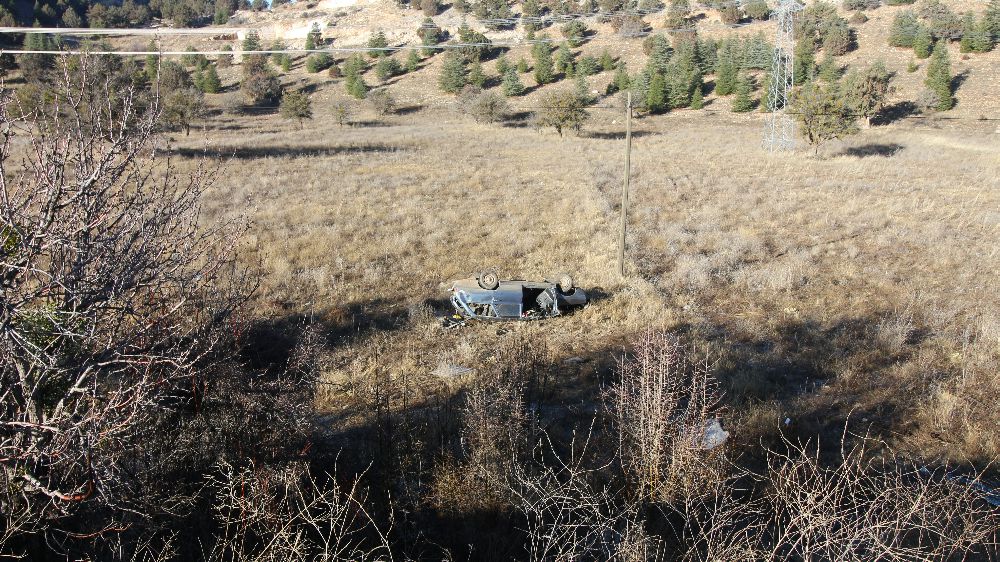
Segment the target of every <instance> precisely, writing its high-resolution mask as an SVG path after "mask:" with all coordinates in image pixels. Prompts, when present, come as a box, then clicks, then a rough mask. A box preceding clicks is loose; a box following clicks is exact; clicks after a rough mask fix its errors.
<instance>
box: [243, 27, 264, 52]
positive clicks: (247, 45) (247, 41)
mask: <svg viewBox="0 0 1000 562" xmlns="http://www.w3.org/2000/svg"><path fill="white" fill-rule="evenodd" d="M243 50H244V51H260V50H263V49H261V44H260V35H257V31H256V30H254V29H251V30H250V31H248V32H247V36H246V37H245V38H244V39H243Z"/></svg>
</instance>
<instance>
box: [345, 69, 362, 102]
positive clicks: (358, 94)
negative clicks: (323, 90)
mask: <svg viewBox="0 0 1000 562" xmlns="http://www.w3.org/2000/svg"><path fill="white" fill-rule="evenodd" d="M344 88H346V89H347V93H348V94H350V95H351V96H353V97H355V98H357V99H359V100H363V99H365V98H366V97H367V96H368V84H365V79H364V77H363V76H361V75H360V74H357V73H354V74H348V75H347V79H346V80H344Z"/></svg>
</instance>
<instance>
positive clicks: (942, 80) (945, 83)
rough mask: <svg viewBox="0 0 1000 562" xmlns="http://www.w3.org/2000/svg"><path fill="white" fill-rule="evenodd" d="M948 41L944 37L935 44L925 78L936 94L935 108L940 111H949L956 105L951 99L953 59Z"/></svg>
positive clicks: (930, 88) (926, 83) (928, 86)
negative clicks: (951, 58)
mask: <svg viewBox="0 0 1000 562" xmlns="http://www.w3.org/2000/svg"><path fill="white" fill-rule="evenodd" d="M946 43H947V42H946V40H944V39H942V40H940V41H938V42H937V44H936V45H934V51H933V54H932V55H931V60H930V62H929V63H928V64H927V79H926V80H924V84H925V85H926V86H927V88H928V89H929V90H930V91H932V92H934V95H935V96H936V100H937V105H935V107H934V108H935V109H937V110H938V111H947V110H949V109H951V108H952V106H953V105H954V101H953V100H952V99H951V81H952V76H951V61H950V59H949V58H948V46H947V44H946Z"/></svg>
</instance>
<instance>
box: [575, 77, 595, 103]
mask: <svg viewBox="0 0 1000 562" xmlns="http://www.w3.org/2000/svg"><path fill="white" fill-rule="evenodd" d="M574 88H575V91H576V97H578V98H580V101H582V102H583V105H590V104H592V103H594V100H593V98H592V97H591V94H590V85H589V84H587V77H586V76H585V75H583V74H578V75H577V76H576V83H575V85H574Z"/></svg>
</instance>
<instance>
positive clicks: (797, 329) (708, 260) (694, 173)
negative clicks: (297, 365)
mask: <svg viewBox="0 0 1000 562" xmlns="http://www.w3.org/2000/svg"><path fill="white" fill-rule="evenodd" d="M342 96H343V93H342V87H340V86H339V84H333V85H328V86H321V87H320V89H319V90H318V91H317V92H316V93H314V95H313V98H314V104H315V113H316V118H315V119H314V120H312V121H307V122H306V123H305V127H304V128H303V129H299V128H298V127H297V125H296V124H295V123H293V122H288V121H284V120H282V119H280V118H279V117H278V116H277V115H276V114H266V113H259V114H254V115H252V116H249V117H241V118H239V119H233V118H231V117H229V116H227V115H217V116H214V117H212V118H210V119H209V120H207V121H206V122H205V124H204V127H203V128H201V129H199V130H196V131H195V132H193V133H192V135H191V136H190V137H175V139H174V140H175V145H174V146H175V149H176V150H177V151H178V152H179V153H180V155H181V156H182V157H184V160H185V161H190V162H195V161H197V160H198V158H199V157H200V156H201V155H207V156H209V157H212V158H217V159H218V160H220V161H221V162H222V164H221V173H220V175H219V178H218V181H217V183H216V185H215V187H214V188H213V191H212V192H211V196H210V199H209V203H208V208H207V211H208V212H207V215H206V217H205V218H206V220H209V221H212V220H220V219H222V218H223V217H226V216H230V215H231V214H233V213H236V212H241V211H242V210H243V209H246V208H247V207H248V206H249V212H250V215H251V218H252V221H253V224H252V227H251V235H252V243H253V244H255V245H256V246H257V247H258V248H259V252H260V254H259V255H260V258H261V260H262V265H263V274H264V275H263V286H262V287H261V289H260V290H259V291H258V293H257V303H258V309H257V311H256V314H257V315H258V316H259V317H261V318H265V319H269V321H271V322H274V323H276V324H281V323H286V324H288V323H294V322H296V321H298V320H297V319H300V318H302V317H304V316H305V317H311V318H313V319H317V320H319V321H321V323H322V324H321V325H322V326H323V327H324V329H325V330H326V333H327V334H328V336H329V338H328V342H329V344H330V345H329V346H328V349H327V351H326V352H325V356H324V362H323V365H324V373H325V374H324V378H325V380H326V382H327V383H329V385H327V386H324V390H323V391H321V393H320V395H319V399H318V403H317V407H318V409H319V410H320V411H321V412H325V413H327V414H330V415H329V416H328V418H327V419H328V420H330V421H329V423H330V427H329V429H330V430H331V432H332V433H338V430H340V429H343V428H344V427H348V426H350V425H351V424H352V423H354V422H356V421H357V420H358V417H359V416H364V415H366V412H365V408H367V407H369V406H366V402H365V401H364V400H360V399H358V396H359V395H360V394H363V392H362V391H361V390H359V389H363V388H367V387H366V386H365V385H366V384H367V383H365V381H367V380H370V378H371V377H381V380H384V381H396V382H397V383H399V384H403V385H405V386H404V388H405V396H397V397H396V398H395V399H394V400H395V401H394V404H395V406H399V407H401V406H402V405H404V404H407V403H409V404H414V403H420V401H422V400H438V399H441V398H442V397H447V396H449V395H450V393H453V392H455V390H456V387H457V386H461V381H458V384H457V385H456V381H453V380H447V378H446V377H441V376H438V375H435V374H433V372H434V371H435V370H436V368H437V367H438V366H439V365H442V364H448V365H460V366H465V367H471V368H473V369H475V368H477V367H478V366H480V365H483V364H484V363H486V362H488V361H489V360H490V358H491V357H492V356H493V355H494V354H495V353H497V350H498V349H501V348H503V347H504V346H505V345H509V344H510V342H528V345H530V346H533V347H535V348H537V349H539V350H541V353H543V354H544V355H545V357H546V361H547V363H546V364H547V365H548V372H547V378H546V381H547V382H546V384H547V386H546V388H545V389H544V392H543V394H542V395H541V398H540V400H541V401H542V403H543V405H544V406H545V407H547V408H548V409H545V407H543V411H547V412H551V415H552V416H555V417H558V416H561V415H565V412H566V411H572V410H573V407H574V405H577V406H581V407H583V408H585V409H586V408H587V407H588V405H592V404H593V401H594V400H595V399H596V397H597V396H598V395H599V394H600V392H601V388H602V385H604V384H605V383H606V382H607V378H608V376H609V374H610V372H611V368H612V367H613V365H614V362H615V361H616V360H617V359H618V358H620V357H621V356H622V354H623V353H624V352H625V351H626V348H625V345H624V344H625V342H626V341H627V340H628V339H629V337H631V336H632V335H633V334H636V333H638V332H640V331H642V330H643V329H645V328H647V327H650V326H656V327H663V328H666V329H668V330H672V331H675V332H677V333H680V334H683V335H684V337H685V338H686V339H687V340H689V341H690V342H691V343H693V344H694V345H695V347H696V348H697V349H698V350H699V352H700V353H702V354H703V355H704V356H705V357H706V358H707V360H708V361H709V362H710V363H711V364H712V365H713V372H714V373H715V375H716V376H717V377H719V379H720V380H721V382H722V384H723V389H724V391H725V398H724V406H725V412H726V413H725V415H724V419H725V422H726V424H727V426H729V427H730V428H731V430H732V433H733V436H734V438H735V439H736V442H737V443H739V444H740V446H741V448H743V449H745V450H746V451H751V452H752V451H753V450H754V449H756V448H758V447H759V446H760V440H761V439H762V438H763V439H767V438H769V437H768V436H770V437H773V436H774V435H775V434H776V433H777V432H778V430H779V426H782V425H783V421H784V420H786V418H788V419H790V420H791V422H790V424H788V426H787V427H785V428H784V431H785V432H786V434H787V433H788V432H791V433H792V434H793V435H796V434H797V435H800V436H802V437H803V438H810V437H813V436H816V435H820V436H821V437H822V438H824V439H825V438H827V436H829V437H830V438H831V439H834V440H835V439H836V438H838V437H839V435H840V433H841V432H842V431H843V430H844V427H845V424H848V425H849V426H850V427H851V429H852V430H859V431H870V432H872V433H873V434H876V435H879V436H880V437H883V438H885V439H887V440H888V441H889V442H890V443H892V444H893V445H894V446H896V447H899V448H902V449H904V450H907V451H909V452H911V453H913V454H916V455H918V456H920V457H921V458H925V459H928V460H933V461H954V462H962V463H969V462H971V463H973V464H976V465H979V466H981V467H987V466H988V465H989V464H990V463H991V462H992V461H995V460H996V459H997V457H998V455H1000V441H998V437H997V436H998V432H997V430H998V429H1000V426H998V423H1000V420H998V418H997V416H996V413H995V409H994V407H993V405H994V404H995V402H996V399H997V397H998V396H1000V382H998V381H997V379H996V373H997V368H998V361H1000V317H998V313H1000V295H998V293H997V287H996V283H997V273H998V265H1000V242H998V234H1000V179H998V175H997V170H1000V143H998V135H997V132H996V130H995V124H993V123H990V122H978V121H933V120H919V121H917V120H914V121H907V122H904V123H901V124H894V125H891V126H888V127H880V128H874V129H871V130H867V131H863V132H862V133H861V134H860V135H858V136H855V137H852V138H850V139H849V141H847V142H836V143H831V144H829V145H827V146H826V147H824V150H823V151H822V152H821V157H820V158H818V159H817V158H811V157H809V156H808V155H807V154H806V153H805V152H796V153H790V154H777V155H771V154H768V153H767V152H765V151H764V150H763V149H762V148H761V142H760V139H761V131H762V123H763V121H762V119H763V117H762V116H758V115H756V114H755V115H751V116H750V117H735V116H731V115H730V114H727V113H719V114H716V115H712V114H708V115H706V114H703V113H695V112H683V111H682V112H675V113H673V114H670V115H667V116H659V117H647V118H643V119H641V120H639V121H638V122H637V123H636V126H635V138H634V141H633V142H634V152H633V172H632V175H633V178H632V179H633V181H632V193H631V201H632V206H631V209H630V221H629V237H628V276H627V279H624V280H623V279H620V278H619V277H618V275H617V273H616V271H615V269H616V261H615V260H616V254H615V247H616V229H617V221H618V210H619V203H618V201H619V189H620V185H621V177H622V165H623V142H622V141H621V140H620V139H621V136H622V129H623V126H622V121H621V115H620V114H619V113H618V111H614V110H609V109H594V110H592V120H591V122H590V123H589V124H588V125H587V126H586V127H585V129H584V131H583V132H582V134H581V135H580V136H567V137H566V138H559V137H558V136H556V135H555V134H554V133H552V132H550V131H542V132H538V131H535V130H532V129H531V128H526V127H517V126H508V127H501V126H489V125H479V124H475V123H473V122H472V121H471V119H468V118H464V117H462V116H461V115H459V114H458V113H457V112H455V111H453V110H451V109H450V108H448V106H446V105H443V104H436V105H428V106H420V105H411V106H408V107H404V110H403V111H402V112H401V114H400V115H393V116H388V117H384V118H377V117H376V116H375V115H374V114H370V113H368V110H367V109H365V106H364V105H358V106H357V109H356V112H355V114H354V115H353V117H352V121H353V123H352V124H351V125H350V126H345V127H339V126H338V125H337V124H336V123H335V122H334V120H333V118H332V116H331V112H330V110H329V108H330V106H331V105H332V104H333V102H334V101H335V100H343V99H345V98H343V97H342ZM404 106H405V104H404ZM486 266H495V267H498V268H499V270H500V271H501V273H502V274H505V275H508V276H513V277H522V278H536V277H541V276H545V275H548V274H551V273H554V272H558V271H571V272H572V273H573V274H574V275H575V277H576V279H577V282H578V283H580V284H581V285H582V286H584V287H586V288H588V289H592V290H593V292H594V293H595V295H596V297H597V298H596V299H595V300H594V302H593V303H592V304H591V305H589V306H588V307H587V308H586V309H584V310H583V311H581V312H578V313H576V314H573V315H570V316H566V317H563V318H559V319H553V320H545V321H540V322H534V323H515V324H504V325H493V324H473V325H469V326H466V327H462V328H458V329H445V328H443V327H442V326H441V325H440V322H439V321H438V319H437V318H436V317H437V316H440V315H443V314H446V313H447V312H448V306H447V304H446V301H445V300H444V299H445V297H446V292H445V288H446V287H445V286H444V285H443V283H445V282H447V281H448V280H450V279H454V278H459V277H463V276H468V275H469V274H470V273H471V272H474V271H476V270H478V269H480V268H483V267H486ZM264 349H265V350H264V351H262V352H261V353H262V354H266V353H267V351H266V346H264ZM400 381H401V382H400ZM395 406H394V407H395ZM567 408H568V409H567ZM560 412H561V413H560Z"/></svg>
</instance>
